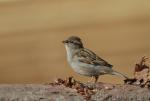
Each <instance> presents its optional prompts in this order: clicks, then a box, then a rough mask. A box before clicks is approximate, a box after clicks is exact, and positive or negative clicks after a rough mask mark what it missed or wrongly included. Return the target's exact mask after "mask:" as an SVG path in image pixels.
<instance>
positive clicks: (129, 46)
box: [0, 0, 150, 83]
mask: <svg viewBox="0 0 150 101" xmlns="http://www.w3.org/2000/svg"><path fill="white" fill-rule="evenodd" d="M71 35H77V36H80V37H81V38H82V40H83V42H84V44H85V47H86V48H89V49H91V50H92V51H94V52H95V53H97V54H98V55H99V56H100V57H102V58H104V59H105V60H107V61H108V62H109V63H111V64H113V65H114V69H115V70H117V71H120V72H122V73H125V74H127V75H128V76H132V73H133V70H134V65H135V63H137V62H138V61H139V60H140V58H141V57H142V56H148V57H149V56H150V1H142V0H132V1H131V0H124V1H122V0H112V1H110V0H92V1H91V0H85V1H84V0H61V1H60V0H1V1H0V83H44V82H47V81H53V80H54V79H55V78H57V77H61V78H65V77H68V76H72V75H73V76H74V77H75V78H76V79H78V80H81V81H84V82H86V81H88V80H90V78H88V77H84V76H81V75H78V74H76V73H75V72H74V71H73V70H72V69H71V68H70V66H69V65H68V63H67V61H66V51H65V48H64V46H63V44H62V43H61V41H62V40H64V39H66V38H67V37H68V36H71ZM99 81H102V82H109V83H122V78H119V77H116V76H110V75H105V76H101V78H100V79H99Z"/></svg>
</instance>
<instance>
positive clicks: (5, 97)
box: [0, 84, 84, 101]
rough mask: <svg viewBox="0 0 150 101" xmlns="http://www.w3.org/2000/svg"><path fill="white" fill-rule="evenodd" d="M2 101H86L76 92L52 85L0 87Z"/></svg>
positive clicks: (0, 100)
mask: <svg viewBox="0 0 150 101" xmlns="http://www.w3.org/2000/svg"><path fill="white" fill-rule="evenodd" d="M0 101H84V99H83V98H82V97H81V96H80V95H79V94H77V93H76V91H75V90H73V89H70V88H66V87H64V86H51V85H35V84H28V85H0Z"/></svg>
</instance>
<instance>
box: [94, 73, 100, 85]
mask: <svg viewBox="0 0 150 101" xmlns="http://www.w3.org/2000/svg"><path fill="white" fill-rule="evenodd" d="M94 77H95V83H96V82H97V81H98V78H99V76H98V75H96V76H94Z"/></svg>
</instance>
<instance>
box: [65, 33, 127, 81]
mask: <svg viewBox="0 0 150 101" xmlns="http://www.w3.org/2000/svg"><path fill="white" fill-rule="evenodd" d="M63 43H64V45H65V48H66V51H67V60H68V63H69V64H70V66H71V67H72V68H73V70H74V71H75V72H76V73H78V74H81V75H84V76H89V77H94V78H95V83H96V82H97V80H98V78H99V76H100V75H104V74H111V75H118V76H121V77H124V78H128V77H126V76H125V75H123V74H122V73H119V72H117V71H115V70H113V69H112V67H113V66H112V65H111V64H109V63H108V62H107V61H105V60H103V59H102V58H100V57H99V56H97V55H96V54H95V53H94V52H92V51H90V50H89V49H86V48H84V46H83V43H82V41H81V39H80V38H79V37H77V36H71V37H69V38H68V39H67V40H64V41H63Z"/></svg>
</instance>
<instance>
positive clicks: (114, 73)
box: [111, 70, 128, 79]
mask: <svg viewBox="0 0 150 101" xmlns="http://www.w3.org/2000/svg"><path fill="white" fill-rule="evenodd" d="M111 74H112V75H117V76H120V77H123V78H126V79H128V77H127V76H126V75H124V74H122V73H120V72H117V71H114V70H113V71H112V73H111Z"/></svg>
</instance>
